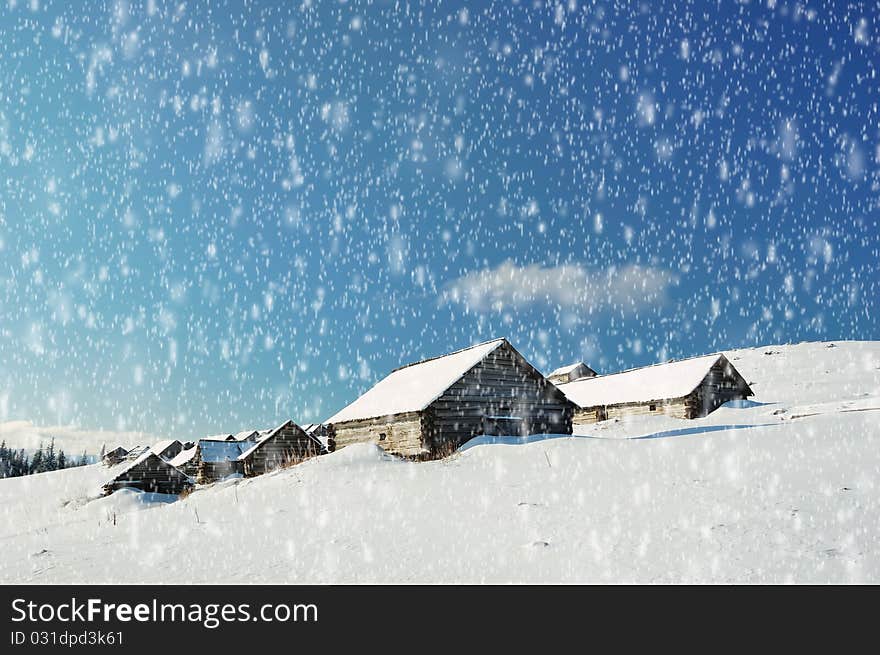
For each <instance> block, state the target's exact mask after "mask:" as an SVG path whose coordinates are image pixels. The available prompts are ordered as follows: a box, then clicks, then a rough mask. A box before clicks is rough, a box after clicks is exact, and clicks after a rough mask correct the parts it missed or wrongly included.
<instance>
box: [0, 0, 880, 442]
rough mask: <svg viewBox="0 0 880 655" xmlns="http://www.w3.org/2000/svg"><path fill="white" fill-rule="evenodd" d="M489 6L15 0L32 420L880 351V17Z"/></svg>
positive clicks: (7, 386)
mask: <svg viewBox="0 0 880 655" xmlns="http://www.w3.org/2000/svg"><path fill="white" fill-rule="evenodd" d="M470 5H471V6H470V7H466V5H465V4H462V3H453V2H432V3H424V4H421V5H420V4H417V3H404V2H382V1H376V2H369V3H367V2H355V1H351V2H341V3H337V2H303V3H287V2H284V3H280V2H279V3H270V2H265V3H261V2H252V3H237V2H229V3H223V2H211V3H198V2H187V3H169V2H161V1H159V0H155V1H154V2H134V1H132V2H127V3H126V2H101V3H99V2H87V3H84V4H83V5H77V6H75V7H74V6H73V5H71V3H53V2H45V1H39V2H36V1H35V2H25V1H21V0H19V1H18V2H10V3H8V4H5V5H4V6H3V7H2V8H0V174H2V181H3V187H2V190H0V288H2V290H3V292H2V294H0V303H2V304H0V421H11V420H30V421H34V422H36V423H41V424H65V425H67V424H75V425H78V426H83V427H86V428H106V429H111V430H145V431H148V432H152V433H155V434H173V435H176V436H181V437H192V436H198V435H200V434H204V433H208V432H219V431H222V430H238V429H240V428H244V427H249V426H264V425H269V424H272V423H274V422H278V421H280V420H283V419H286V418H288V417H293V418H294V419H295V420H297V421H299V422H302V423H305V422H310V421H313V420H319V419H321V418H324V417H326V416H329V415H330V414H331V413H333V412H334V411H335V410H337V409H338V408H340V407H341V406H342V405H344V404H346V402H347V401H349V400H351V399H353V398H354V397H355V396H356V395H357V394H358V393H359V392H362V391H363V390H364V389H366V388H367V387H368V386H369V385H370V384H371V383H372V382H374V381H375V380H377V379H378V378H380V377H382V376H383V375H384V374H386V373H387V372H388V371H389V370H390V369H392V368H393V367H395V366H398V365H399V364H401V363H405V362H408V361H412V360H415V359H419V358H421V357H423V356H431V355H436V354H439V353H442V352H445V351H448V350H452V349H456V348H460V347H463V346H466V345H469V344H471V343H474V342H477V341H482V340H485V339H488V338H491V337H494V336H498V335H503V336H507V337H509V338H510V339H511V340H512V342H513V343H514V345H515V346H516V347H517V348H519V349H520V350H521V351H522V352H523V354H525V355H526V357H528V358H529V359H531V360H532V361H533V362H534V363H535V364H536V365H537V366H538V367H539V368H543V369H549V368H553V367H555V366H557V365H559V364H564V363H568V362H570V361H573V360H577V359H584V360H585V361H587V362H588V363H589V364H590V365H591V366H593V367H594V368H597V369H598V370H600V371H613V370H617V369H620V368H626V367H631V366H636V365H641V364H648V363H651V362H655V361H659V360H662V359H667V358H670V357H679V356H688V355H693V354H700V353H704V352H709V351H714V350H719V349H725V348H734V347H742V346H751V345H763V344H768V343H780V342H782V343H785V342H796V341H801V340H813V339H876V338H878V336H880V334H878V328H877V320H876V314H877V310H878V290H880V271H878V253H880V229H878V200H880V121H878V100H877V99H878V98H880V89H878V86H880V79H878V75H877V72H878V71H877V67H878V62H880V17H878V14H877V8H876V5H875V4H874V3H860V4H852V5H848V6H843V5H841V4H839V3H825V4H821V3H816V4H813V3H811V4H810V5H809V6H805V5H802V4H795V3H787V2H782V1H781V0H780V1H777V2H769V3H749V4H741V3H719V4H717V5H707V4H704V3H699V4H688V3H664V2H659V3H641V4H639V3H620V5H616V4H611V3H588V2H570V3H569V2H565V3H541V2H538V3H533V2H518V3H517V2H498V3H491V4H490V3H485V4H484V3H470Z"/></svg>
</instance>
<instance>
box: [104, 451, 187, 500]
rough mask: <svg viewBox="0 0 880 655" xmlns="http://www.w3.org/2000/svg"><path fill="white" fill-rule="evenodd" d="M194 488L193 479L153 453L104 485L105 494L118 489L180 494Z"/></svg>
mask: <svg viewBox="0 0 880 655" xmlns="http://www.w3.org/2000/svg"><path fill="white" fill-rule="evenodd" d="M192 486H193V481H192V479H191V478H190V477H189V476H187V475H185V474H184V473H183V472H181V471H180V470H178V469H177V468H175V467H174V466H172V465H171V464H169V463H168V462H166V461H165V460H164V459H162V458H161V457H159V456H158V455H156V454H155V453H153V452H147V453H144V454H143V455H142V456H141V457H139V458H138V459H136V460H134V461H133V462H132V463H131V464H129V465H128V466H127V467H126V468H125V469H124V470H123V471H122V472H121V473H119V474H118V475H117V476H116V477H115V478H113V479H112V480H111V481H110V482H108V483H107V484H105V485H104V494H105V495H109V494H112V493H113V492H114V491H117V490H118V489H139V490H141V491H149V492H154V493H160V494H179V493H182V492H183V491H186V490H188V489H190V488H192Z"/></svg>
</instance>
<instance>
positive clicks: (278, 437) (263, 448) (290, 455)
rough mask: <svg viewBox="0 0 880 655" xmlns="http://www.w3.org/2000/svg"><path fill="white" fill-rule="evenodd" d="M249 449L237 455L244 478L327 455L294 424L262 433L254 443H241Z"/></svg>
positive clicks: (318, 442) (316, 440) (309, 436)
mask: <svg viewBox="0 0 880 655" xmlns="http://www.w3.org/2000/svg"><path fill="white" fill-rule="evenodd" d="M241 443H242V444H245V445H247V446H249V448H248V449H247V450H245V451H244V452H242V454H241V455H240V456H239V461H240V462H241V465H242V470H243V472H244V474H245V475H246V476H247V477H252V476H255V475H262V474H264V473H268V472H269V471H273V470H275V469H277V468H282V467H284V466H290V465H293V464H298V463H300V462H302V461H305V460H307V459H309V458H311V457H317V456H318V455H322V454H324V453H325V452H326V450H325V448H324V445H323V444H322V443H321V442H320V441H319V440H318V439H317V438H315V437H313V436H311V435H309V434H306V432H305V431H304V430H303V429H302V428H301V427H299V426H298V425H297V424H296V423H294V422H293V421H287V422H286V423H282V424H281V425H279V426H278V427H277V428H274V429H272V430H268V431H267V432H266V433H264V434H261V435H260V437H259V439H257V441H256V442H255V443H253V442H250V441H243V442H241Z"/></svg>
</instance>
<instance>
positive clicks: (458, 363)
mask: <svg viewBox="0 0 880 655" xmlns="http://www.w3.org/2000/svg"><path fill="white" fill-rule="evenodd" d="M503 343H504V339H494V340H492V341H487V342H485V343H480V344H477V345H475V346H471V347H470V348H465V349H464V350H459V351H456V352H454V353H450V354H448V355H443V356H441V357H435V358H433V359H427V360H424V361H421V362H416V363H414V364H409V365H408V366H403V367H401V368H398V369H395V370H394V371H392V372H391V373H390V374H389V375H388V376H387V377H385V378H383V379H382V380H380V381H379V382H377V383H376V385H375V386H374V387H373V388H371V389H370V390H369V391H367V392H366V393H365V394H363V395H362V396H360V397H359V398H358V399H357V400H355V401H354V402H353V403H351V404H350V405H348V406H347V407H345V408H343V409H342V410H341V411H340V412H338V413H337V414H336V415H334V416H332V417H330V418H329V419H327V421H325V423H344V422H345V421H355V420H362V419H368V418H376V417H379V416H390V415H391V414H402V413H404V412H418V411H421V410H423V409H425V407H427V406H428V405H430V404H431V403H432V402H434V401H435V400H437V398H439V397H440V396H441V395H443V392H444V391H446V390H447V389H448V388H449V387H450V386H452V385H453V384H454V383H455V382H457V381H458V379H459V378H461V376H462V375H464V374H465V373H467V372H468V371H469V370H470V369H472V368H473V367H474V366H475V365H477V364H478V363H479V362H480V361H482V360H483V358H485V357H486V356H487V355H488V354H489V353H491V352H492V351H494V350H495V349H496V348H498V347H499V346H500V345H501V344H503Z"/></svg>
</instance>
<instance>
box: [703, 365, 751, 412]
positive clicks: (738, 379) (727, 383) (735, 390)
mask: <svg viewBox="0 0 880 655" xmlns="http://www.w3.org/2000/svg"><path fill="white" fill-rule="evenodd" d="M750 395H752V392H751V389H749V386H748V383H747V382H746V381H745V380H744V379H743V377H742V376H741V375H739V373H737V371H736V369H735V368H734V367H733V366H732V365H731V364H730V362H728V361H727V358H726V357H722V358H721V359H720V360H719V361H718V362H717V363H716V364H715V365H714V366H713V367H712V368H711V369H710V370H709V373H708V374H707V375H706V377H705V378H703V381H702V383H701V384H700V386H699V388H698V389H697V390H696V392H695V401H694V402H695V405H696V406H695V408H694V414H693V416H689V417H688V418H696V417H698V416H706V415H707V414H711V413H712V412H714V411H715V410H716V409H718V408H719V407H721V405H723V404H724V403H726V402H728V401H731V400H739V399H744V398H748V397H749V396H750Z"/></svg>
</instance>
